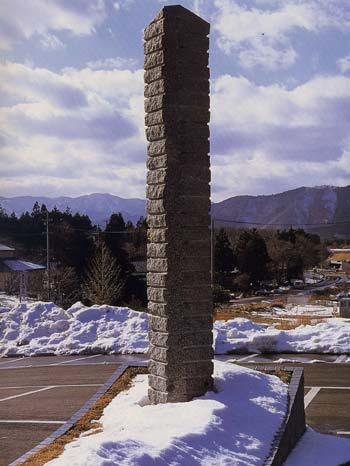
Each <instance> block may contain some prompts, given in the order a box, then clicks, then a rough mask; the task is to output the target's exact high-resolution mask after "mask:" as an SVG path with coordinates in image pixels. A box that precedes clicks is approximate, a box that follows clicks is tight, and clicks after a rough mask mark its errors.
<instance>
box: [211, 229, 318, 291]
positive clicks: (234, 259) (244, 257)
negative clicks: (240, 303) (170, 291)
mask: <svg viewBox="0 0 350 466" xmlns="http://www.w3.org/2000/svg"><path fill="white" fill-rule="evenodd" d="M326 257H327V249H326V247H325V245H324V244H323V243H322V242H321V240H320V237H319V236H317V235H314V234H309V233H307V232H305V231H304V230H302V229H297V230H295V229H292V228H291V229H289V230H283V231H278V230H277V231H257V230H255V229H254V230H237V229H227V230H225V229H223V228H222V229H220V230H219V232H218V234H217V235H216V241H215V250H214V269H215V273H216V282H217V283H219V284H221V285H223V286H227V285H231V286H232V287H233V288H236V289H237V290H242V291H247V290H248V289H249V288H250V287H253V288H254V287H257V286H260V285H261V283H262V282H264V281H267V280H274V281H275V282H276V283H278V284H281V283H284V282H285V281H287V280H291V279H294V278H296V279H297V278H303V274H304V270H305V269H306V268H310V267H313V266H316V265H319V264H320V263H321V262H322V261H323V260H324V259H325V258H326ZM233 271H235V273H234V274H232V272H233Z"/></svg>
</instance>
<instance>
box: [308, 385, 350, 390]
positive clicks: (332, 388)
mask: <svg viewBox="0 0 350 466" xmlns="http://www.w3.org/2000/svg"><path fill="white" fill-rule="evenodd" d="M305 388H311V390H312V389H313V388H322V389H323V388H324V389H326V390H350V387H329V386H324V387H320V386H317V387H309V386H305Z"/></svg>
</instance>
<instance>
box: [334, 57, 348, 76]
mask: <svg viewBox="0 0 350 466" xmlns="http://www.w3.org/2000/svg"><path fill="white" fill-rule="evenodd" d="M337 65H338V68H339V69H340V71H341V72H342V73H348V72H349V71H350V55H347V56H346V57H343V58H339V60H338V61H337Z"/></svg>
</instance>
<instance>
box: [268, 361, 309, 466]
mask: <svg viewBox="0 0 350 466" xmlns="http://www.w3.org/2000/svg"><path fill="white" fill-rule="evenodd" d="M268 369H269V370H271V367H269V368H268ZM276 369H277V368H276ZM278 369H280V370H285V371H289V372H292V378H291V380H290V382H289V387H288V411H287V413H286V417H285V419H284V421H283V424H282V426H281V428H280V429H279V431H278V432H277V433H276V436H275V438H274V440H273V443H272V446H271V450H270V454H269V456H268V458H267V459H266V461H265V463H264V466H282V465H283V463H284V461H285V460H286V459H287V458H288V455H289V453H290V452H291V451H292V450H293V448H294V447H295V445H296V444H297V442H298V440H299V439H300V437H301V436H302V435H303V433H304V432H305V428H306V426H305V410H304V369H302V368H299V367H297V368H296V367H283V368H281V367H279V368H278Z"/></svg>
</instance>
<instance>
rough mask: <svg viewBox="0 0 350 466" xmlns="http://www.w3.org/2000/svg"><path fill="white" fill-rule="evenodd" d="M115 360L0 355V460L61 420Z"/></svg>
mask: <svg viewBox="0 0 350 466" xmlns="http://www.w3.org/2000/svg"><path fill="white" fill-rule="evenodd" d="M97 359H98V362H97V361H96V360H97ZM119 365H120V363H118V362H117V361H116V358H113V357H107V360H106V358H105V357H104V356H98V357H92V356H80V357H79V356H75V357H74V356H66V357H60V356H58V357H56V356H50V357H35V358H8V359H0V466H7V465H8V464H10V463H11V462H13V461H14V460H16V459H17V458H19V457H20V456H22V455H23V454H24V453H26V452H27V451H29V450H31V449H32V448H33V447H35V446H36V445H37V444H38V443H40V442H41V441H43V440H44V439H45V438H46V437H48V436H49V435H51V434H52V433H53V432H54V431H55V430H56V429H58V428H59V427H61V426H62V425H64V423H65V422H66V421H67V420H68V419H69V418H70V417H71V416H72V415H73V414H74V413H76V412H77V411H78V410H79V409H80V408H81V407H82V406H83V405H84V404H85V402H86V401H88V400H89V399H90V398H91V397H92V396H93V395H94V394H95V393H96V392H97V391H98V389H99V388H100V387H101V386H102V385H103V384H104V383H105V382H106V381H107V380H108V379H109V378H110V377H111V375H112V374H113V373H114V372H115V370H116V369H117V368H118V366H119Z"/></svg>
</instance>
